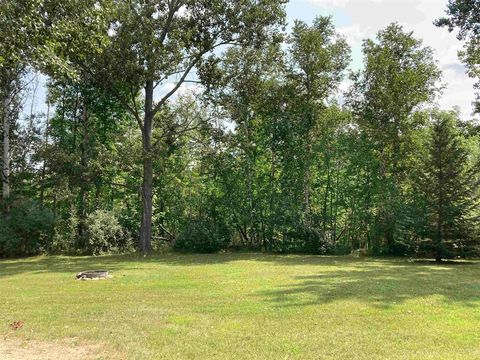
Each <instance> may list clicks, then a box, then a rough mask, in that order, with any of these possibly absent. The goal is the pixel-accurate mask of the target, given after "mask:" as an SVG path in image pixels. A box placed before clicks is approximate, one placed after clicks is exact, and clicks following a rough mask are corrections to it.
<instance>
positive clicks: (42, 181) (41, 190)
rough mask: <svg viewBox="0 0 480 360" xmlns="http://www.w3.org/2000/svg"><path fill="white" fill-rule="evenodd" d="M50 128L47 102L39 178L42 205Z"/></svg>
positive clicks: (48, 104) (41, 202)
mask: <svg viewBox="0 0 480 360" xmlns="http://www.w3.org/2000/svg"><path fill="white" fill-rule="evenodd" d="M49 126H50V102H49V101H47V118H46V122H45V137H44V143H43V152H44V156H43V163H42V176H41V178H40V204H42V205H43V203H44V199H45V174H46V168H47V156H46V152H47V146H48V130H49Z"/></svg>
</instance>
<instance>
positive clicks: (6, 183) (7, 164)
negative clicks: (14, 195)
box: [2, 96, 10, 199]
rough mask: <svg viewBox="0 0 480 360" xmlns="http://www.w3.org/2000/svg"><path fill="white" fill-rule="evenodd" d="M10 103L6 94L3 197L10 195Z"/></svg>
mask: <svg viewBox="0 0 480 360" xmlns="http://www.w3.org/2000/svg"><path fill="white" fill-rule="evenodd" d="M9 104H10V101H9V98H8V96H5V98H4V99H3V157H2V160H3V161H2V163H3V169H2V189H3V192H2V194H3V199H8V198H9V197H10V121H9V116H8V106H9Z"/></svg>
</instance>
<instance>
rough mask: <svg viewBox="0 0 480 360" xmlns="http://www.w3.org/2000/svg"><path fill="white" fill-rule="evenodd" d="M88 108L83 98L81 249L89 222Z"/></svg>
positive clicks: (80, 202)
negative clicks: (87, 174)
mask: <svg viewBox="0 0 480 360" xmlns="http://www.w3.org/2000/svg"><path fill="white" fill-rule="evenodd" d="M88 120H89V119H88V107H87V100H86V97H85V96H84V97H83V109H82V127H83V129H82V130H83V134H82V143H81V145H80V152H81V158H80V166H81V169H82V175H81V177H82V179H81V183H80V199H79V200H80V201H79V217H80V218H79V222H78V236H79V239H80V241H81V242H82V244H80V246H81V247H84V246H85V245H86V244H85V243H84V242H85V240H86V239H85V233H86V222H87V184H88V182H87V179H86V178H85V173H86V172H87V166H88V164H87V162H88V158H87V147H88Z"/></svg>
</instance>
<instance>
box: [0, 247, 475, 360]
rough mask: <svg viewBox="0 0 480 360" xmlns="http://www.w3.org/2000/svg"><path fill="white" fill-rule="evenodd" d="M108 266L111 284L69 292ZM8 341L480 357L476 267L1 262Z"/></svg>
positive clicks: (112, 353)
mask: <svg viewBox="0 0 480 360" xmlns="http://www.w3.org/2000/svg"><path fill="white" fill-rule="evenodd" d="M103 268H105V269H108V270H110V271H111V273H112V274H113V276H114V277H113V278H112V279H108V280H103V281H76V280H74V275H75V273H76V272H78V271H81V270H89V269H103ZM14 321H22V322H24V323H22V324H23V326H21V328H19V329H17V330H14V329H12V327H11V326H10V324H11V323H13V322H14ZM0 332H1V335H2V337H0V358H1V359H3V358H7V359H8V358H9V357H8V356H7V355H5V354H10V355H9V356H10V357H11V358H12V359H16V358H21V357H18V356H19V355H18V354H17V357H15V354H14V352H15V350H14V349H15V348H17V349H20V348H22V349H24V350H25V351H27V350H28V349H29V348H32V347H33V348H34V347H35V344H44V347H46V349H45V350H44V352H45V353H46V354H48V353H49V351H50V350H48V347H49V346H53V345H52V344H54V345H55V346H56V347H59V346H60V347H62V346H64V347H65V348H66V349H70V350H72V349H79V348H82V349H83V350H82V351H84V352H83V353H82V354H83V355H82V356H81V357H83V358H86V357H87V355H86V354H88V356H89V357H91V358H105V359H106V358H120V359H161V358H165V359H167V358H168V359H435V360H437V359H449V360H450V359H480V265H479V264H473V263H469V264H467V265H449V264H443V265H435V264H426V263H409V262H408V261H407V260H405V259H369V258H367V259H354V258H350V257H317V256H276V255H261V254H219V255H177V254H169V255H162V256H155V257H151V258H147V259H140V258H135V257H132V256H109V257H78V258H73V257H36V258H28V259H20V260H4V261H0ZM12 343H13V344H19V343H21V344H22V345H21V346H18V345H15V346H12V345H11V344H12ZM9 344H10V348H9ZM32 344H33V345H32ZM45 344H49V345H45ZM55 346H54V347H55ZM37 347H38V346H37ZM12 349H13V350H12ZM85 349H86V350H85ZM37 350H38V349H37ZM2 351H3V354H2ZM32 351H33V350H32ZM72 351H73V350H72ZM52 354H55V352H52ZM2 356H3V357H2ZM52 357H55V358H58V354H56V355H52ZM64 357H65V356H64ZM23 358H25V356H23ZM32 358H34V356H33V355H32ZM72 358H73V356H72ZM42 359H43V358H42Z"/></svg>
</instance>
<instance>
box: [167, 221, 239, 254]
mask: <svg viewBox="0 0 480 360" xmlns="http://www.w3.org/2000/svg"><path fill="white" fill-rule="evenodd" d="M232 235H233V233H232V231H231V229H230V228H229V227H228V226H227V225H226V224H225V223H223V222H222V221H219V220H214V219H210V218H198V219H195V220H193V221H191V222H190V223H189V225H188V226H187V227H186V228H185V230H184V231H183V232H181V233H180V235H179V236H178V238H177V240H176V241H175V245H174V249H175V250H179V251H191V252H196V253H214V252H217V251H219V250H222V249H225V248H227V247H228V246H229V245H230V243H231V240H232Z"/></svg>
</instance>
